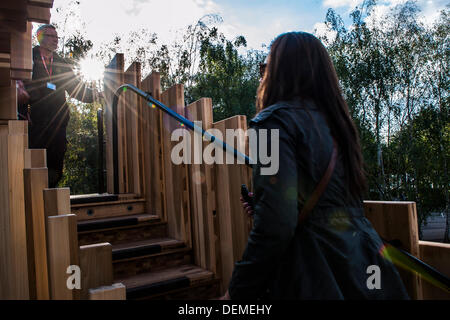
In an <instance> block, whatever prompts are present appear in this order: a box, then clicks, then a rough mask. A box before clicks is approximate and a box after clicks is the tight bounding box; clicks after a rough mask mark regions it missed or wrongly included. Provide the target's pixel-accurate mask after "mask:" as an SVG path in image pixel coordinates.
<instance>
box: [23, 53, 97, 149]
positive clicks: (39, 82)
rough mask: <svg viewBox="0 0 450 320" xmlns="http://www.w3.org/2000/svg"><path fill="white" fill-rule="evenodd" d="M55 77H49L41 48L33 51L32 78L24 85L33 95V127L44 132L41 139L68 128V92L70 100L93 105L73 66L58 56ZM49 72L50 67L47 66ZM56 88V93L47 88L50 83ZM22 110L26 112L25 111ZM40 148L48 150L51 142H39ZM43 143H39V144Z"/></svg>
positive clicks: (54, 55)
mask: <svg viewBox="0 0 450 320" xmlns="http://www.w3.org/2000/svg"><path fill="white" fill-rule="evenodd" d="M51 67H52V75H51V77H50V76H49V75H48V73H47V71H46V69H45V67H44V64H43V62H42V58H41V54H40V50H39V46H36V47H34V48H33V78H32V80H31V81H28V82H25V89H26V90H27V92H28V94H29V95H30V101H29V104H30V106H31V121H32V125H31V127H34V128H35V130H33V131H35V132H36V131H37V130H36V129H42V130H43V131H42V132H41V134H40V135H39V136H41V137H42V138H44V137H45V138H48V137H51V136H52V134H53V133H54V132H55V131H59V130H61V129H64V130H65V128H66V127H67V123H68V122H69V107H68V105H67V104H66V94H65V93H66V91H67V93H68V94H69V96H70V97H73V98H75V99H77V100H79V101H82V102H92V101H93V96H92V90H91V89H88V88H86V86H85V85H84V84H83V83H82V82H81V79H80V77H78V76H76V75H75V74H74V72H73V71H72V65H71V64H70V63H68V62H67V61H66V60H65V59H64V58H62V57H60V56H59V55H58V54H56V53H53V64H52V66H51ZM47 68H48V70H49V71H50V65H47ZM49 82H50V83H53V84H55V85H56V90H51V89H49V88H47V83H49ZM22 110H23V109H22ZM36 142H37V144H39V145H40V146H46V145H48V144H49V143H51V139H50V141H49V140H48V139H37V140H36ZM39 142H40V143H39Z"/></svg>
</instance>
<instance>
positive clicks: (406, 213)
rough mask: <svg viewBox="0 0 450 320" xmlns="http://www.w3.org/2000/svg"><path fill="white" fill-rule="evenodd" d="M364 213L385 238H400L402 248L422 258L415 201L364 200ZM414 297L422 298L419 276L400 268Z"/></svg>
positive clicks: (407, 288)
mask: <svg viewBox="0 0 450 320" xmlns="http://www.w3.org/2000/svg"><path fill="white" fill-rule="evenodd" d="M364 213H365V215H366V217H367V219H369V221H370V222H371V223H372V225H373V227H374V229H375V230H376V231H377V233H378V234H379V235H380V236H381V237H382V238H384V239H385V240H388V241H390V240H398V241H400V243H401V246H402V249H403V250H405V251H407V252H409V253H410V254H412V255H414V256H416V257H417V258H419V259H420V251H419V230H418V223H417V212H416V203H415V202H406V201H405V202H396V201H364ZM398 271H399V273H400V276H401V278H402V280H403V283H404V284H405V287H406V290H407V291H408V294H409V295H410V297H411V298H412V299H415V300H421V299H422V287H421V286H422V284H421V280H420V278H419V276H417V275H415V274H413V273H411V272H409V271H406V270H403V269H398Z"/></svg>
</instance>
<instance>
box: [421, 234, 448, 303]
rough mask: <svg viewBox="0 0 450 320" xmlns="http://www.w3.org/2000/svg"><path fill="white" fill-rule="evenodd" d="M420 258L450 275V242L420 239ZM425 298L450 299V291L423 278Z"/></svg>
mask: <svg viewBox="0 0 450 320" xmlns="http://www.w3.org/2000/svg"><path fill="white" fill-rule="evenodd" d="M419 250H420V259H421V260H422V261H424V262H425V263H427V264H429V265H430V266H432V267H433V268H435V269H436V270H438V271H439V272H441V273H443V274H445V275H446V276H447V277H450V267H449V266H450V244H449V243H439V242H431V241H419ZM422 292H423V293H422V294H423V299H424V300H450V293H449V292H446V291H444V290H443V289H441V288H438V287H436V286H434V285H433V284H431V283H429V282H427V281H424V280H422Z"/></svg>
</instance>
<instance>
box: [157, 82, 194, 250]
mask: <svg viewBox="0 0 450 320" xmlns="http://www.w3.org/2000/svg"><path fill="white" fill-rule="evenodd" d="M161 100H162V102H163V103H164V104H165V105H167V106H168V107H169V108H171V109H172V110H174V111H175V112H177V113H179V114H180V115H182V116H184V89H183V85H175V86H173V87H171V88H169V89H168V90H166V91H164V92H163V93H162V94H161ZM178 128H182V126H181V124H180V123H179V122H177V121H176V120H175V119H173V118H172V117H170V116H169V115H167V114H163V127H162V131H163V143H164V147H163V152H164V155H163V163H164V181H165V197H166V210H167V222H168V233H169V236H170V237H172V238H174V239H177V240H183V241H185V242H186V245H187V246H188V247H190V246H191V233H190V230H191V225H190V213H189V211H190V208H189V206H190V204H189V182H188V179H187V167H186V165H185V164H180V165H175V164H173V162H172V159H171V152H172V147H173V146H175V145H176V142H173V141H171V135H172V132H173V131H174V130H175V129H178ZM186 130H187V129H186Z"/></svg>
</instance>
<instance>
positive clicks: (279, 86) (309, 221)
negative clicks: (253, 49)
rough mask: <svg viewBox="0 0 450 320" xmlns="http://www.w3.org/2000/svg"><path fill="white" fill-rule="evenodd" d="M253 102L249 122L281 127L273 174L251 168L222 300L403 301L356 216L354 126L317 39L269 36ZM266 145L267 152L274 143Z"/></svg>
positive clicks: (358, 168)
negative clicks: (249, 202) (243, 225)
mask: <svg viewBox="0 0 450 320" xmlns="http://www.w3.org/2000/svg"><path fill="white" fill-rule="evenodd" d="M256 106H257V110H258V111H259V113H258V114H257V116H256V117H255V118H253V119H252V120H251V121H250V126H251V127H253V128H255V129H256V130H258V131H259V130H261V129H268V130H273V129H278V130H279V141H278V143H279V170H278V172H277V173H276V174H274V175H262V174H261V167H263V165H262V164H261V163H260V162H259V161H258V163H257V164H256V165H254V167H253V187H254V199H253V208H251V209H250V208H248V213H254V215H253V216H254V224H253V229H252V231H251V232H250V236H249V239H248V243H247V247H246V250H245V252H244V255H243V257H242V260H241V261H238V262H237V263H236V265H235V268H234V271H233V275H232V279H231V281H230V285H229V290H228V291H227V293H226V296H225V297H226V298H230V297H231V299H257V298H272V299H299V298H300V299H407V298H408V295H407V293H406V290H405V288H404V286H403V283H402V281H401V279H400V277H399V274H398V272H397V270H396V268H395V267H394V266H393V264H392V263H391V262H390V261H388V260H386V259H384V258H383V257H382V256H381V253H380V250H381V249H382V248H383V243H382V241H381V239H380V237H379V236H378V234H377V233H376V232H375V230H374V229H373V227H372V226H371V224H370V222H369V221H368V220H367V219H366V218H365V217H364V212H363V203H362V199H363V197H364V195H365V191H366V188H367V186H366V179H365V173H364V165H363V157H362V154H361V146H360V143H359V137H358V131H357V130H356V128H355V125H354V123H353V121H352V119H351V117H350V114H349V111H348V106H347V104H346V102H345V100H344V98H343V96H342V92H341V90H340V87H339V83H338V79H337V76H336V72H335V70H334V67H333V64H332V61H331V59H330V56H329V55H328V52H327V50H326V49H325V47H324V46H323V44H322V43H321V42H320V41H319V40H318V39H317V38H316V37H314V36H313V35H311V34H309V33H304V32H289V33H285V34H282V35H280V36H278V37H277V38H276V39H275V40H274V41H273V43H272V45H271V50H270V53H269V55H268V58H267V65H266V67H265V70H264V74H263V77H262V80H261V82H260V85H259V88H258V93H257V101H256ZM268 136H269V137H270V134H269V135H268ZM264 142H267V144H268V146H267V150H271V146H270V144H271V143H274V141H270V139H269V140H267V141H264ZM271 156H272V157H273V155H271ZM250 211H251V212H250ZM299 212H300V213H301V214H300V215H299Z"/></svg>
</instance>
